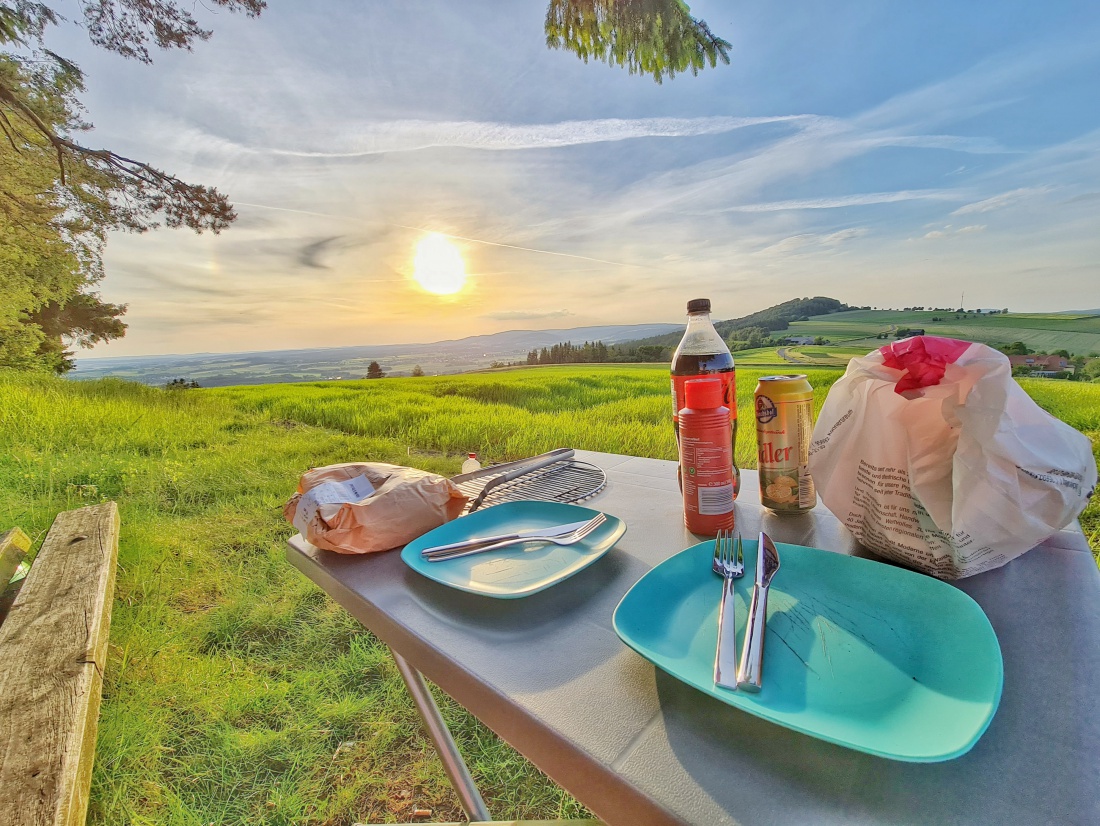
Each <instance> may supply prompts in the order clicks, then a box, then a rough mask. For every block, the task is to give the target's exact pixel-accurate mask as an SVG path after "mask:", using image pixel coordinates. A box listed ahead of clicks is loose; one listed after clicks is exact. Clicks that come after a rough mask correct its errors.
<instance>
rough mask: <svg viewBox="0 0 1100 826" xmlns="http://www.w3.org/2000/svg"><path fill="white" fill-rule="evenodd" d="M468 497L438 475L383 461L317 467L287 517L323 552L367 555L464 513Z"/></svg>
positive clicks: (285, 512)
mask: <svg viewBox="0 0 1100 826" xmlns="http://www.w3.org/2000/svg"><path fill="white" fill-rule="evenodd" d="M466 502H467V497H466V496H465V495H464V494H463V493H462V492H461V491H460V490H459V489H458V487H457V486H456V485H455V483H454V482H452V481H451V480H450V479H446V478H444V477H442V476H438V475H436V474H434V473H428V472H426V471H423V470H417V469H415V468H409V467H402V466H400V465H390V464H385V463H383V462H348V463H346V464H341V465H329V466H327V467H321V468H314V469H313V470H311V471H309V472H308V473H306V474H305V475H304V476H303V477H302V479H301V481H300V482H299V483H298V492H297V493H296V494H295V495H294V496H293V497H292V498H291V500H290V501H289V502H287V504H286V507H285V508H283V515H284V516H285V517H286V518H287V521H289V522H292V523H293V524H294V526H295V527H296V528H298V530H299V532H301V534H302V536H304V537H305V538H306V539H307V540H308V541H309V542H310V543H312V544H313V545H316V546H317V547H318V548H324V549H326V550H329V551H336V552H337V553H342V554H366V553H373V552H375V551H385V550H388V549H390V548H396V547H398V546H400V545H405V544H407V543H408V542H411V541H412V540H413V539H416V538H417V537H418V536H421V535H422V534H425V533H427V532H428V531H430V530H432V529H433V528H438V527H439V526H440V525H442V524H443V523H444V522H449V521H450V520H452V519H454V518H456V517H457V516H458V515H459V514H461V513H462V509H463V507H465V505H466Z"/></svg>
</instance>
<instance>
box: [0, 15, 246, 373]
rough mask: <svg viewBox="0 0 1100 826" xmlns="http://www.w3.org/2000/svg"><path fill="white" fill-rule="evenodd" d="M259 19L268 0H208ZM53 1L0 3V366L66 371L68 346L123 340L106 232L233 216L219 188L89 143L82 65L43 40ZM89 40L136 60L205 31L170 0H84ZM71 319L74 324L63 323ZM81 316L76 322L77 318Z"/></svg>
mask: <svg viewBox="0 0 1100 826" xmlns="http://www.w3.org/2000/svg"><path fill="white" fill-rule="evenodd" d="M209 2H210V3H212V4H213V5H214V6H218V7H221V8H223V9H227V10H229V11H239V12H243V13H245V14H247V15H249V16H253V17H254V16H256V15H258V14H260V12H261V11H262V10H263V8H264V6H265V3H264V0H209ZM60 6H61V3H60V0H50V2H33V0H0V298H2V299H3V300H2V301H0V307H2V309H0V366H10V367H19V368H26V369H48V370H54V371H58V372H61V371H64V370H66V369H69V368H71V367H72V363H73V362H72V359H71V358H70V356H71V353H67V352H66V351H65V346H66V344H69V345H71V344H78V345H82V346H91V345H92V344H94V343H96V342H98V341H107V340H109V339H112V338H118V337H120V336H122V335H123V334H124V333H125V329H126V326H125V325H124V324H123V323H122V322H121V321H120V320H119V317H120V316H121V315H122V313H124V312H125V309H126V308H125V306H124V305H116V304H107V303H104V302H102V301H101V300H100V299H99V297H98V295H97V293H96V292H95V291H94V286H95V285H96V284H97V283H98V282H99V281H100V280H101V279H102V278H103V260H102V253H103V246H104V243H105V242H106V238H107V234H108V233H109V232H110V231H112V230H127V231H133V232H144V231H146V230H149V229H152V228H154V227H156V226H158V225H160V224H162V223H163V224H164V225H165V226H169V227H188V228H190V229H192V230H195V231H196V232H202V231H204V230H210V231H213V232H219V231H220V230H222V229H225V228H226V227H227V226H229V224H230V223H232V221H233V220H234V218H236V214H235V213H234V211H233V208H232V206H231V205H230V204H229V202H228V200H227V199H226V196H225V195H223V194H222V193H220V192H218V191H217V190H216V189H214V188H212V187H208V186H203V185H201V184H190V183H187V182H185V181H182V180H180V179H179V178H178V177H176V176H174V175H172V174H170V173H168V172H164V171H163V170H160V169H157V168H155V167H154V166H152V165H150V164H147V163H144V162H142V161H140V160H135V159H133V158H128V157H125V156H123V155H120V154H118V153H116V152H113V151H111V150H109V149H98V148H93V147H91V146H88V145H87V144H86V143H85V142H83V141H82V140H81V136H82V135H84V134H85V133H87V132H88V131H89V130H90V129H91V124H90V123H88V122H87V121H86V120H85V118H84V109H83V107H82V106H81V104H80V100H79V95H80V93H81V92H82V91H83V90H84V76H83V73H82V72H81V70H80V68H79V67H78V66H77V65H76V64H75V63H73V62H72V61H71V60H68V59H66V58H64V57H62V56H61V55H58V54H56V53H55V52H53V51H51V50H50V49H49V48H47V46H46V36H47V33H48V30H49V29H50V28H51V27H53V26H55V25H57V24H58V23H60V22H61V21H62V20H63V19H64V18H63V17H62V15H61V14H60V12H59V11H58V10H57V7H60ZM77 8H78V9H79V11H80V14H81V17H80V19H79V20H77V21H75V22H77V23H78V24H79V25H80V26H82V27H83V28H84V30H85V31H86V33H87V35H88V37H89V39H90V40H91V42H92V43H94V44H95V45H96V46H99V47H101V48H104V49H107V50H108V51H112V52H115V53H117V54H119V55H121V56H123V57H127V58H132V59H134V60H138V61H140V62H143V63H149V62H151V60H152V57H151V54H150V48H152V47H155V48H159V49H188V50H190V48H191V46H192V44H193V43H194V42H195V41H200V40H205V39H207V38H208V37H210V34H211V32H210V31H209V30H207V29H203V28H202V27H201V26H200V25H199V24H198V22H197V21H196V20H195V18H194V17H193V16H192V13H191V11H190V10H189V9H190V8H191V4H189V3H183V2H180V3H177V2H175V0H82V2H81V3H79V4H78V5H77ZM69 322H72V324H73V326H66V325H67V324H69ZM82 325H83V326H82Z"/></svg>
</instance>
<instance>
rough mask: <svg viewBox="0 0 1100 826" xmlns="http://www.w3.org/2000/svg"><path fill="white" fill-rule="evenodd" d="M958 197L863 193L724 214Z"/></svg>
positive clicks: (937, 192)
mask: <svg viewBox="0 0 1100 826" xmlns="http://www.w3.org/2000/svg"><path fill="white" fill-rule="evenodd" d="M952 200H956V201H957V200H959V195H958V194H957V193H955V192H952V191H950V190H945V189H921V190H902V191H900V192H865V193H861V194H858V195H840V196H836V197H832V198H802V199H798V200H791V201H768V202H764V203H757V204H738V205H737V206H731V207H728V208H727V209H725V210H722V211H724V212H778V211H781V210H787V209H841V208H843V207H854V206H872V205H874V204H894V203H897V202H899V201H952Z"/></svg>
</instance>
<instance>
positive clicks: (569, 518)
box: [401, 501, 626, 599]
mask: <svg viewBox="0 0 1100 826" xmlns="http://www.w3.org/2000/svg"><path fill="white" fill-rule="evenodd" d="M598 513H600V511H596V510H592V509H591V508H582V507H580V506H579V505H567V504H565V503H563V502H534V501H530V502H504V503H502V504H500V505H494V506H493V507H491V508H485V509H484V510H478V511H474V512H473V513H471V514H468V515H466V516H462V517H459V518H458V519H455V520H454V521H453V522H447V523H446V524H444V525H440V526H439V527H438V528H436V529H435V530H433V531H429V532H428V533H426V534H424V535H423V536H421V537H419V538H417V539H414V540H413V541H412V542H410V543H409V544H408V545H406V546H405V549H404V550H403V551H401V559H402V560H403V561H404V562H405V564H406V565H408V566H409V567H410V568H412V569H413V570H414V571H417V572H418V573H421V574H423V575H424V576H426V577H428V579H434V580H435V581H436V582H441V583H443V584H444V585H450V586H451V587H452V588H458V589H459V590H460V591H469V592H470V593H472V594H482V595H484V596H487V597H497V598H499V599H515V598H517V597H526V596H530V595H531V594H535V593H538V592H539V591H542V590H544V589H546V588H549V587H550V586H551V585H556V584H557V583H559V582H561V581H562V580H563V579H566V578H568V577H571V576H573V574H575V573H577V572H578V571H581V570H583V569H585V568H587V567H588V566H589V565H591V564H592V563H593V562H595V561H596V560H597V559H599V558H600V557H601V556H603V555H604V554H605V553H607V552H608V551H609V550H611V547H612V546H613V545H614V544H615V543H616V542H618V541H619V538H620V537H621V536H622V535H623V534H624V533H626V525H625V524H624V523H623V521H622V520H621V519H619V518H617V517H615V516H611V515H610V514H604V516H606V517H607V521H606V522H604V523H603V524H602V525H600V526H599V527H598V528H596V530H594V531H592V533H590V534H589V535H588V536H586V537H585V538H584V539H582V540H581V541H580V542H577V543H575V544H573V545H555V544H553V543H549V542H548V543H542V544H535V543H528V544H526V545H513V546H511V547H509V548H501V549H500V550H496V551H486V552H485V553H481V554H474V555H473V556H464V557H460V558H458V559H448V560H446V561H444V562H428V561H426V560H425V559H424V558H423V557H422V556H421V555H420V551H421V550H423V549H424V548H431V547H433V546H435V545H447V544H450V543H451V542H461V541H462V540H464V539H480V538H482V537H486V536H493V535H494V534H504V533H513V532H515V531H524V530H528V529H530V528H549V527H553V526H554V525H565V524H567V523H570V522H580V521H582V520H587V519H591V518H592V517H593V516H595V515H596V514H598Z"/></svg>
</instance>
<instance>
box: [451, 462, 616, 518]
mask: <svg viewBox="0 0 1100 826" xmlns="http://www.w3.org/2000/svg"><path fill="white" fill-rule="evenodd" d="M452 481H453V482H455V484H457V485H458V489H459V490H461V491H462V492H463V493H464V494H466V495H467V496H468V497H470V502H469V504H468V505H467V506H466V509H465V510H464V511H463V513H472V512H473V511H476V510H478V509H480V508H486V507H492V506H493V505H499V504H500V503H502V502H519V501H524V500H532V499H533V500H538V501H543V502H567V503H573V502H583V501H585V500H586V499H590V498H591V497H593V496H595V495H596V494H597V493H599V492H600V491H601V490H602V489H603V487H604V485H606V484H607V477H606V476H605V475H604V472H603V470H601V469H600V468H598V467H596V466H595V465H593V464H590V463H588V462H581V461H579V460H577V459H575V458H573V451H572V450H571V449H569V448H560V449H558V450H552V451H550V452H549V453H544V454H542V455H541V456H533V457H531V458H529V459H520V460H519V461H516V462H506V463H504V464H500V465H490V466H489V467H485V468H482V469H480V470H475V471H473V472H471V473H463V474H460V475H459V476H455V477H453V478H452Z"/></svg>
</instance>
